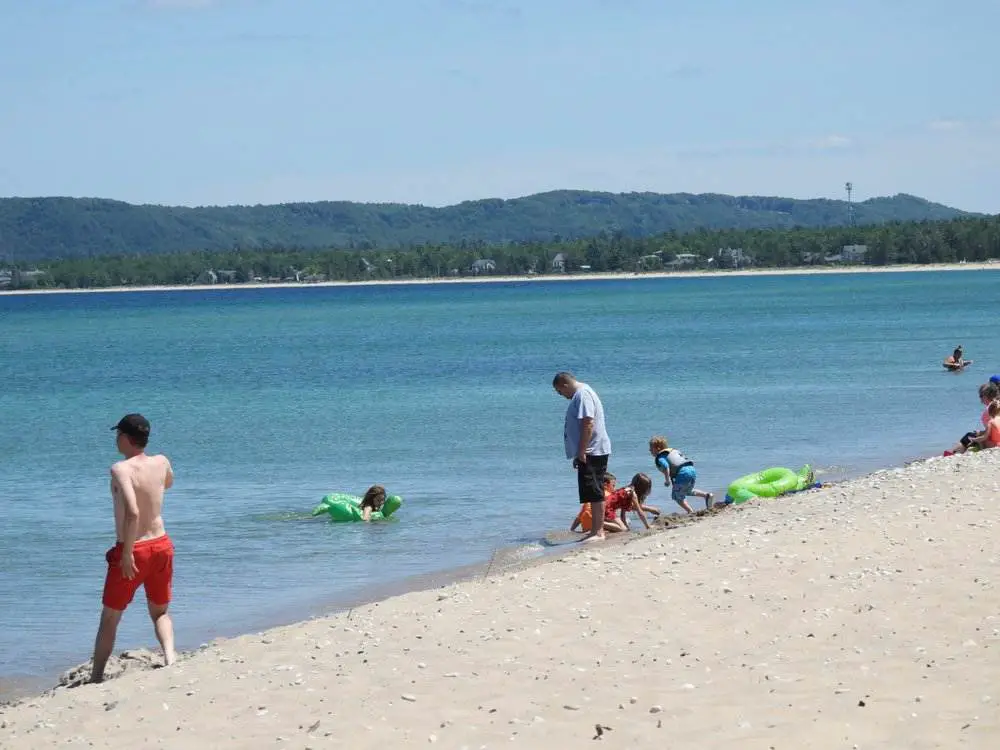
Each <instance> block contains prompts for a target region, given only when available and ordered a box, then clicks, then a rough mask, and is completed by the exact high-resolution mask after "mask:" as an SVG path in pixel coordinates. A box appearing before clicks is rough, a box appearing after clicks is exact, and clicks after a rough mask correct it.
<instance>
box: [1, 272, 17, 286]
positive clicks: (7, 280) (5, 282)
mask: <svg viewBox="0 0 1000 750" xmlns="http://www.w3.org/2000/svg"><path fill="white" fill-rule="evenodd" d="M13 281H14V276H13V275H12V274H11V272H10V271H7V270H2V271H0V289H6V288H8V287H9V286H10V285H11V284H12V283H13Z"/></svg>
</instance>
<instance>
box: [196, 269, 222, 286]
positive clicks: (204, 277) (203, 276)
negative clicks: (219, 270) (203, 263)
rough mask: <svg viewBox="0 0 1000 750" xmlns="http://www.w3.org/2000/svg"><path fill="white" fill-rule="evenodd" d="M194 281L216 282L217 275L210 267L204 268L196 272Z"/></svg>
mask: <svg viewBox="0 0 1000 750" xmlns="http://www.w3.org/2000/svg"><path fill="white" fill-rule="evenodd" d="M195 282H196V283H198V284H218V283H219V276H218V274H216V273H215V271H213V270H212V269H211V268H206V269H205V270H204V271H202V272H201V273H199V274H198V278H197V279H195Z"/></svg>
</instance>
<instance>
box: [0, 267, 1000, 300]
mask: <svg viewBox="0 0 1000 750" xmlns="http://www.w3.org/2000/svg"><path fill="white" fill-rule="evenodd" d="M932 271H1000V263H990V262H988V261H987V262H976V263H937V264H923V265H917V264H905V265H904V264H900V265H890V266H841V267H830V266H824V267H822V268H816V267H813V266H796V267H788V268H760V269H740V270H697V271H652V272H642V273H639V272H606V273H573V274H535V275H532V276H473V277H470V276H462V277H457V278H451V277H427V278H407V279H371V280H365V281H316V282H295V281H289V282H273V283H268V282H251V283H246V284H175V285H164V286H131V287H130V286H114V287H79V288H73V289H8V290H0V297H3V296H10V297H21V296H33V295H44V294H101V293H105V292H106V293H123V292H184V291H232V290H239V289H304V288H325V287H353V286H425V285H432V284H510V283H521V282H530V283H538V282H546V281H558V282H572V281H622V280H636V279H700V278H716V277H719V278H725V277H745V276H824V275H837V274H868V273H913V272H932Z"/></svg>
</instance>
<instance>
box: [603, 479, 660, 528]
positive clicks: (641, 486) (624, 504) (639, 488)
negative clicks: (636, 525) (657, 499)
mask: <svg viewBox="0 0 1000 750" xmlns="http://www.w3.org/2000/svg"><path fill="white" fill-rule="evenodd" d="M652 491H653V480H652V479H650V478H649V477H648V476H646V475H645V474H642V473H640V474H636V475H635V476H634V477H632V481H631V482H629V483H628V484H627V485H626V486H625V487H622V488H621V489H620V490H615V491H614V492H612V493H611V494H610V495H607V496H606V499H605V501H604V530H605V531H612V532H613V531H628V530H629V526H628V512H629V511H630V510H632V511H635V512H636V513H638V514H639V519H640V520H641V521H642V523H643V525H644V526H645V527H646V528H647V529H648V528H649V521H647V520H646V513H645V511H644V510H643V505H642V503H643V501H644V500H645V499H646V498H647V497H649V493H650V492H652ZM616 514H617V515H618V516H619V517H618V518H615V515H616Z"/></svg>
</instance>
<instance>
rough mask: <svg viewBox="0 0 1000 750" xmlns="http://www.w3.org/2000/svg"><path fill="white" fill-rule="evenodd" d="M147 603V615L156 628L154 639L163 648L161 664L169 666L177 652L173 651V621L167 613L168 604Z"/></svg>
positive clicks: (175, 658)
mask: <svg viewBox="0 0 1000 750" xmlns="http://www.w3.org/2000/svg"><path fill="white" fill-rule="evenodd" d="M147 604H148V605H149V616H150V618H151V619H152V620H153V629H154V630H156V640H158V641H159V642H160V648H162V649H163V666H165V667H169V666H170V665H171V664H173V663H174V662H175V661H176V660H177V654H176V653H175V652H174V621H173V620H171V619H170V615H169V614H168V613H167V607H168V606H169V605H168V604H153V603H152V602H147Z"/></svg>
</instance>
